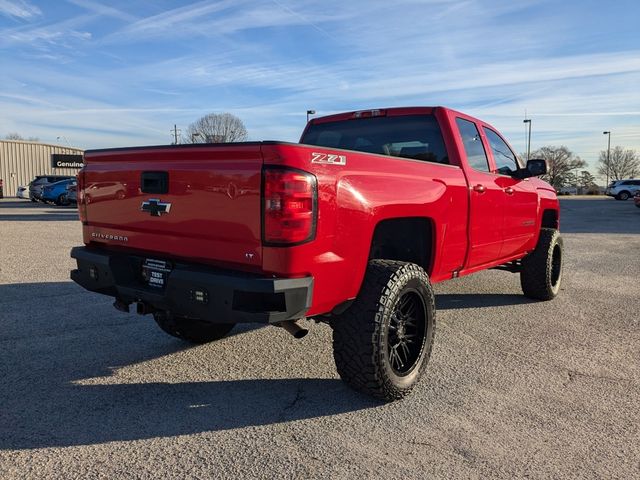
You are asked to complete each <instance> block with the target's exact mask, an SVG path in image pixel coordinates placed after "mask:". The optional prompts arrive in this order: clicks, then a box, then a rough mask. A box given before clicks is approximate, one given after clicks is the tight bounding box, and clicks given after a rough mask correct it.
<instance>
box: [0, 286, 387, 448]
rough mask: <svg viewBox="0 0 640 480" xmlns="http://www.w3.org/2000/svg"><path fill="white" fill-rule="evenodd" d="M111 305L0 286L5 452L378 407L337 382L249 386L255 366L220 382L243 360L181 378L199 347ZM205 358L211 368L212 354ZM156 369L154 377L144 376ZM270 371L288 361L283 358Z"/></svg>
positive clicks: (242, 331)
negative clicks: (204, 376)
mask: <svg viewBox="0 0 640 480" xmlns="http://www.w3.org/2000/svg"><path fill="white" fill-rule="evenodd" d="M104 298H106V297H104ZM104 298H103V297H100V296H98V295H92V294H89V293H88V292H85V291H83V290H82V289H80V288H79V287H77V286H76V285H75V284H73V283H71V282H55V283H32V284H15V285H0V377H1V378H2V382H3V387H2V389H1V390H0V449H3V450H4V449H34V448H44V447H65V446H73V445H88V444H98V443H104V442H110V441H127V440H140V439H147V438H154V437H171V436H176V435H188V434H193V433H200V432H210V431H218V430H229V429H236V428H242V427H247V426H260V425H269V424H274V423H281V422H289V421H293V420H300V419H307V418H316V417H323V416H328V415H336V414H340V413H344V412H351V411H356V410H361V409H366V408H373V407H376V406H378V405H380V403H379V402H375V401H373V400H370V399H368V398H366V397H364V396H361V395H359V394H357V393H354V392H352V391H351V390H349V389H348V388H347V387H346V386H344V385H343V383H342V382H340V381H339V380H337V379H334V378H274V379H266V378H264V379H246V377H247V376H248V377H251V376H252V375H256V376H259V375H260V372H264V368H262V367H261V368H260V369H259V370H256V368H257V367H256V368H253V367H255V365H253V367H252V364H251V362H250V361H249V359H247V362H246V363H247V365H245V367H247V368H248V369H249V373H248V374H247V372H244V374H243V376H244V377H245V378H244V379H243V378H236V379H234V378H232V379H230V380H227V379H224V380H223V379H221V378H215V377H217V376H218V375H216V373H215V372H216V371H219V372H220V374H221V375H220V376H223V377H229V376H231V377H233V376H234V372H233V369H234V368H235V369H236V370H238V368H237V366H236V367H234V363H237V362H241V363H244V362H245V361H244V360H243V359H237V358H236V359H230V360H229V363H228V365H224V364H216V365H213V366H212V368H211V373H210V374H208V375H210V376H211V377H212V379H211V381H189V380H188V379H189V377H191V374H185V375H184V376H183V378H182V379H180V374H179V373H176V371H178V372H179V371H180V370H184V369H185V368H186V367H185V366H184V362H185V361H186V362H189V361H191V360H189V358H190V357H188V356H187V357H185V356H184V355H183V356H181V357H180V358H178V359H176V358H174V357H176V356H180V355H181V354H182V353H184V352H186V351H188V350H189V349H190V348H191V347H189V346H188V345H187V344H185V343H183V342H180V341H179V340H177V339H172V338H171V337H168V336H167V335H165V334H164V333H162V332H160V331H159V329H157V328H156V327H155V325H153V321H150V322H146V321H144V320H147V319H146V318H144V319H140V320H137V319H136V317H133V318H132V317H130V316H127V315H125V314H121V313H120V312H117V311H114V310H113V309H112V307H111V306H110V301H109V300H108V299H107V300H105V299H104ZM141 320H142V321H141ZM253 329H255V327H253V326H244V325H243V326H239V327H237V329H236V330H234V331H235V335H237V336H242V335H247V334H250V333H251V331H252V330H253ZM223 341H225V342H229V341H231V342H233V341H239V339H238V340H233V339H231V340H223ZM198 348H202V349H203V351H202V352H197V355H200V353H202V355H203V356H204V357H203V358H202V361H204V362H206V361H207V360H206V355H207V349H208V348H211V347H206V346H205V347H198ZM221 348H223V347H222V346H221ZM224 348H226V349H230V348H233V347H232V346H229V345H228V344H227V345H226V346H224ZM209 353H210V352H209ZM263 354H264V352H263ZM163 357H166V358H163ZM148 361H157V362H158V367H157V368H153V369H150V368H149V367H148V366H144V367H138V365H139V364H142V363H144V362H148ZM267 361H271V362H281V361H282V353H281V352H278V351H273V358H272V359H269V360H267ZM125 367H126V368H128V370H129V371H132V372H133V373H132V375H135V372H136V369H138V368H140V369H142V376H143V380H140V377H138V376H134V377H133V379H131V380H130V379H129V377H126V376H125V377H120V376H119V377H117V382H118V383H115V381H116V377H115V376H114V375H113V373H114V371H115V370H116V369H121V368H125ZM164 369H166V370H164ZM241 370H243V371H244V370H246V369H245V368H244V367H243V368H242V369H241ZM252 370H255V372H253V371H252ZM239 375H240V374H238V377H239ZM123 378H124V379H123ZM165 378H167V379H168V381H167V382H165V381H164V379H165ZM144 379H146V381H145V380H144Z"/></svg>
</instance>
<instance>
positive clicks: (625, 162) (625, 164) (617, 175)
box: [598, 147, 640, 180]
mask: <svg viewBox="0 0 640 480" xmlns="http://www.w3.org/2000/svg"><path fill="white" fill-rule="evenodd" d="M607 163H608V165H607ZM607 170H608V175H607ZM598 173H599V174H600V175H602V176H603V177H607V176H608V177H609V178H610V179H611V180H623V179H625V178H633V177H635V176H637V175H639V174H640V157H638V153H637V152H636V151H635V150H631V149H627V150H625V149H624V148H622V147H614V148H612V149H611V155H610V156H609V162H607V151H606V150H602V151H601V152H600V157H599V158H598Z"/></svg>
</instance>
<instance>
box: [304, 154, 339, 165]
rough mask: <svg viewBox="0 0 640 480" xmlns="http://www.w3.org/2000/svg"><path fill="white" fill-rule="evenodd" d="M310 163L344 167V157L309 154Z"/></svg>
mask: <svg viewBox="0 0 640 480" xmlns="http://www.w3.org/2000/svg"><path fill="white" fill-rule="evenodd" d="M311 163H323V164H325V165H346V164H347V156H346V155H334V154H333V153H317V152H313V153H312V154H311Z"/></svg>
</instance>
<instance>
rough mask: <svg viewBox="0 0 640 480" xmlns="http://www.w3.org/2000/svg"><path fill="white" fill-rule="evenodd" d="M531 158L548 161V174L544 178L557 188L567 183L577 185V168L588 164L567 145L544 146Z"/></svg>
mask: <svg viewBox="0 0 640 480" xmlns="http://www.w3.org/2000/svg"><path fill="white" fill-rule="evenodd" d="M531 158H543V159H545V160H546V161H547V174H546V175H545V176H543V177H542V178H543V179H544V180H546V181H547V182H549V183H550V184H551V185H553V187H554V188H556V189H559V188H561V187H564V186H566V185H575V182H576V170H577V169H579V168H584V167H586V166H587V162H585V161H584V160H582V159H581V158H580V157H578V156H577V155H574V154H573V152H572V151H571V150H569V149H568V148H567V147H565V146H560V147H553V146H546V147H542V148H540V149H538V150H536V151H535V152H533V153H532V154H531ZM569 182H572V183H569Z"/></svg>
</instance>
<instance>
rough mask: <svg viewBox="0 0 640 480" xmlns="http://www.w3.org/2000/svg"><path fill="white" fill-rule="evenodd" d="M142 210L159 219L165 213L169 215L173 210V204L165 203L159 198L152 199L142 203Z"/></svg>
mask: <svg viewBox="0 0 640 480" xmlns="http://www.w3.org/2000/svg"><path fill="white" fill-rule="evenodd" d="M140 210H142V211H143V212H149V213H150V214H151V216H152V217H159V216H161V215H162V214H163V213H169V210H171V204H170V203H163V202H161V201H160V199H159V198H150V199H149V200H147V201H146V202H142V206H141V207H140Z"/></svg>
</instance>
